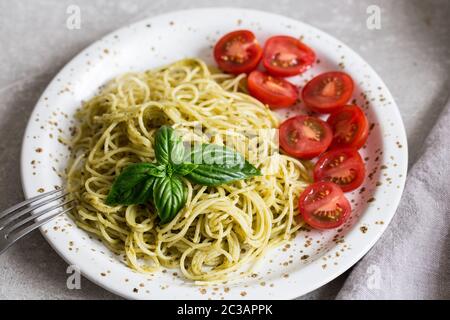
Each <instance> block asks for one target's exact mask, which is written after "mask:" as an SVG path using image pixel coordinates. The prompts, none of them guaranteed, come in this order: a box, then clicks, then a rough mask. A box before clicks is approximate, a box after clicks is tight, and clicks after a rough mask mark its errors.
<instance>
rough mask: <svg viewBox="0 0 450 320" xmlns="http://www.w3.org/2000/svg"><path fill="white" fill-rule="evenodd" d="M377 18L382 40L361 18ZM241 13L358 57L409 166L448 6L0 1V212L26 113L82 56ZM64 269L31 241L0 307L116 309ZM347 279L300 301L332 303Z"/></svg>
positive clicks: (444, 61)
mask: <svg viewBox="0 0 450 320" xmlns="http://www.w3.org/2000/svg"><path fill="white" fill-rule="evenodd" d="M70 4H77V5H79V6H80V8H81V29H80V30H68V29H67V28H66V24H65V22H66V19H67V16H68V15H67V14H66V9H67V7H68V6H69V5H70ZM371 4H375V5H378V6H379V7H380V8H381V9H382V15H381V26H382V28H381V30H369V29H367V27H366V19H367V14H366V9H367V7H368V6H369V5H371ZM208 6H234V7H249V8H256V9H261V10H266V11H270V12H275V13H280V14H284V15H286V16H289V17H292V18H295V19H298V20H302V21H304V22H306V23H310V24H312V25H314V26H316V27H318V28H320V29H322V30H324V31H325V32H328V33H330V34H332V35H334V36H336V37H337V38H339V39H341V40H342V41H344V42H345V43H347V44H348V45H349V46H350V47H352V48H353V49H355V50H356V51H357V52H359V53H360V54H361V55H362V57H363V58H365V59H366V60H367V61H368V63H369V64H370V65H372V66H373V67H374V68H375V70H376V71H377V72H378V73H379V74H380V76H381V77H382V78H383V79H384V81H385V82H386V84H387V86H388V87H389V88H390V90H391V92H392V94H393V95H394V97H395V100H396V102H397V104H398V105H399V107H400V110H401V113H402V117H403V120H404V123H405V126H406V131H407V135H408V141H409V150H410V164H412V163H414V161H415V159H416V157H417V155H418V154H419V152H420V146H421V145H422V142H423V140H424V138H425V137H426V135H427V133H428V131H429V130H430V129H431V127H432V126H433V124H434V122H435V120H436V118H437V117H438V116H439V112H440V110H441V108H442V107H443V105H444V103H445V101H446V99H447V97H448V94H449V89H450V88H449V87H450V86H449V71H450V41H449V38H450V23H449V16H450V1H448V0H433V1H422V0H396V1H388V0H362V1H356V0H354V1H352V0H346V1H343V0H329V1H328V0H322V1H321V0H317V1H307V0H292V1H290V0H277V1H262V0H261V1H256V0H255V1H252V0H228V1H227V0H223V1H206V0H204V1H202V0H198V1H197V0H173V1H172V0H170V1H156V0H153V1H146V0H139V1H123V0H122V1H107V0H83V1H82V0H78V1H74V0H63V1H61V0H35V1H31V0H30V1H24V0H20V1H13V0H11V1H8V0H0V137H1V139H0V163H1V166H0V209H3V208H6V207H8V206H9V205H12V204H14V203H16V202H18V201H20V200H22V198H23V196H22V191H21V186H20V178H19V177H20V173H19V158H20V145H21V140H22V135H23V132H24V129H25V126H26V122H27V119H28V117H29V115H30V113H31V111H32V108H33V106H34V104H35V102H36V100H37V99H38V97H39V95H40V94H41V92H42V91H43V90H44V88H45V86H46V85H47V83H48V82H49V81H50V80H51V79H52V77H53V76H54V75H55V74H56V72H57V71H58V70H59V69H60V68H61V67H62V66H63V65H64V64H65V63H66V62H68V61H69V60H70V59H71V58H72V57H73V56H74V55H75V54H77V53H78V52H79V51H80V50H81V49H83V48H84V47H86V46H87V45H89V44H90V43H91V42H93V41H94V40H96V39H97V38H99V37H100V36H102V35H104V34H105V33H108V32H110V31H112V30H114V29H116V28H118V27H121V26H122V25H124V24H128V23H131V22H134V21H137V20H140V19H142V18H145V17H147V16H154V15H157V14H160V13H163V12H168V11H171V10H178V9H183V8H194V7H208ZM66 267H67V266H66V264H65V262H64V261H63V260H62V259H61V258H60V257H59V256H58V255H57V254H56V253H55V252H54V251H53V250H52V249H51V248H50V246H49V245H48V244H47V243H46V242H45V240H44V239H43V238H42V236H41V235H40V234H39V233H38V232H35V233H34V234H32V235H29V236H28V237H27V238H26V239H24V240H22V241H21V242H20V243H18V244H17V245H15V246H13V247H12V248H11V249H10V250H9V251H7V252H6V253H4V254H3V255H1V256H0V299H117V298H118V297H117V296H114V295H113V294H110V293H108V292H107V291H105V290H103V289H101V288H99V287H98V286H96V285H94V284H92V283H90V282H89V281H88V280H86V279H83V281H82V289H81V290H68V289H67V287H66V276H67V275H66V273H65V272H66ZM344 279H345V275H343V276H341V277H339V278H338V279H336V280H335V281H333V282H331V283H330V284H328V285H326V286H324V287H322V288H320V289H319V290H316V291H315V292H313V293H311V294H309V295H307V296H304V297H301V298H302V299H319V298H325V299H330V298H333V297H334V296H335V294H336V292H337V291H338V290H339V288H340V285H341V283H342V281H343V280H344Z"/></svg>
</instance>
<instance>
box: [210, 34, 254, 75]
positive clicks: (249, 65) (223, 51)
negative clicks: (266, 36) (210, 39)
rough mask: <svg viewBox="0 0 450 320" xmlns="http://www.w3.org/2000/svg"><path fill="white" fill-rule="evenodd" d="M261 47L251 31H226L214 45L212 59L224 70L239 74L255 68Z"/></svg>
mask: <svg viewBox="0 0 450 320" xmlns="http://www.w3.org/2000/svg"><path fill="white" fill-rule="evenodd" d="M261 56H262V49H261V46H260V45H259V44H258V41H257V40H256V37H255V35H254V34H253V32H251V31H248V30H237V31H233V32H230V33H227V34H226V35H224V36H223V37H222V38H220V39H219V41H218V42H217V43H216V45H215V47H214V59H216V62H217V64H218V65H219V68H220V69H222V70H223V71H225V72H229V73H233V74H240V73H247V72H250V71H252V70H253V69H255V68H256V66H257V65H258V63H259V60H261Z"/></svg>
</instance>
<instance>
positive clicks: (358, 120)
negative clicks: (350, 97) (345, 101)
mask: <svg viewBox="0 0 450 320" xmlns="http://www.w3.org/2000/svg"><path fill="white" fill-rule="evenodd" d="M327 123H328V124H329V125H330V126H331V128H332V129H333V133H334V136H333V142H332V143H331V148H333V149H336V148H348V147H350V148H355V149H359V148H361V147H362V146H363V145H364V144H365V143H366V141H367V137H368V136H369V122H368V120H367V117H366V115H365V114H364V112H363V111H362V109H361V108H360V107H358V106H357V105H349V106H345V107H343V108H342V109H340V110H338V111H336V112H334V113H332V114H331V115H330V116H329V117H328V119H327Z"/></svg>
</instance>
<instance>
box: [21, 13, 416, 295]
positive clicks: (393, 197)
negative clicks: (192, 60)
mask: <svg viewBox="0 0 450 320" xmlns="http://www.w3.org/2000/svg"><path fill="white" fill-rule="evenodd" d="M217 14H220V15H221V16H222V17H223V18H222V19H233V21H234V20H236V19H238V20H240V19H241V18H242V19H243V20H244V21H246V20H245V19H247V20H248V19H255V20H259V21H263V20H266V21H273V23H274V24H276V23H281V24H283V25H285V26H286V27H287V26H289V25H290V26H296V28H299V29H302V30H308V33H310V34H314V35H315V36H316V37H318V38H321V39H323V41H325V40H326V41H329V42H332V43H335V44H337V45H338V46H339V47H340V48H342V50H343V51H345V52H346V53H347V54H350V55H351V60H352V61H353V62H355V63H356V64H358V65H359V66H361V67H363V68H364V71H365V72H367V74H368V75H370V77H371V80H370V81H372V82H373V83H374V84H376V86H378V88H380V90H381V92H382V93H383V95H384V98H383V99H384V100H386V101H388V104H389V105H390V106H389V110H381V111H375V113H377V116H378V117H380V118H381V121H380V126H387V125H388V124H387V121H388V118H383V117H386V116H387V115H388V116H389V117H390V119H389V120H390V121H391V122H392V123H391V127H392V128H391V130H394V131H393V132H391V134H390V136H391V135H395V140H396V141H395V143H394V142H393V139H394V138H393V137H392V138H389V139H384V138H383V139H382V148H383V155H380V157H381V158H382V161H381V162H380V163H384V160H386V161H387V162H388V161H389V160H388V159H387V157H388V155H390V156H391V157H393V155H395V159H396V169H395V170H394V172H393V174H396V175H398V179H396V184H397V189H396V190H395V192H392V190H391V189H386V188H387V186H386V187H385V186H384V185H382V186H381V187H379V188H376V189H373V192H372V195H373V196H374V197H376V198H377V199H378V200H377V204H378V206H380V207H381V206H382V205H385V208H386V210H382V212H381V213H380V214H379V216H378V217H379V219H382V221H383V223H382V224H380V225H379V226H377V227H376V229H375V230H374V231H373V230H371V232H369V233H368V234H365V235H364V236H363V237H362V236H361V232H360V231H359V230H360V228H361V227H362V226H365V225H372V224H373V221H372V220H373V219H369V218H368V214H361V216H360V217H359V218H358V221H357V222H356V223H354V224H353V225H352V226H351V227H350V229H349V231H348V232H347V233H346V234H345V241H346V243H348V244H349V245H351V246H352V251H351V254H349V255H346V256H345V257H343V258H342V259H341V260H340V262H339V264H338V265H336V266H335V267H333V268H328V269H326V268H324V267H323V266H324V263H323V261H322V260H323V258H322V259H319V258H317V259H316V260H314V261H311V262H309V263H308V264H307V265H305V266H304V267H302V268H300V269H298V270H294V271H292V272H291V273H289V281H283V279H275V280H273V283H274V284H276V285H275V286H274V288H271V289H268V288H267V287H266V288H262V287H261V286H259V285H258V284H255V283H251V284H249V285H248V286H246V289H245V290H246V294H245V295H243V294H242V290H240V289H239V288H236V289H235V288H233V289H232V290H231V291H230V292H229V293H228V294H227V295H226V296H225V297H224V298H226V299H292V298H296V297H298V296H301V295H303V294H306V293H308V292H310V291H312V290H314V289H316V288H318V287H320V286H322V285H324V284H326V283H327V282H329V281H331V280H333V279H334V278H336V277H337V276H339V275H340V274H342V273H343V272H345V271H346V270H348V269H349V268H350V267H351V266H353V265H354V264H355V263H356V262H357V261H358V260H359V259H361V257H363V256H364V255H365V254H366V253H367V251H369V250H370V248H371V247H372V246H373V245H374V244H375V242H376V241H377V240H378V239H379V238H380V236H381V235H382V233H383V232H384V230H385V229H386V227H387V225H388V224H389V222H390V221H391V219H392V217H393V215H394V214H395V210H396V208H397V206H398V203H399V201H400V198H401V194H402V191H403V188H404V184H405V179H406V172H407V164H408V152H407V142H406V134H405V130H404V126H403V122H402V119H401V116H400V113H399V110H398V108H397V106H396V104H395V102H394V100H393V98H392V95H391V94H390V92H389V90H388V89H387V87H386V85H385V84H384V83H383V81H382V80H381V78H380V77H379V76H378V75H377V74H376V72H375V71H374V70H373V69H372V68H371V67H370V66H369V65H368V64H367V63H366V62H365V61H364V60H363V59H362V58H361V57H360V56H359V55H358V54H357V53H355V52H354V51H353V50H351V49H350V48H348V47H347V46H346V45H345V44H343V43H342V42H340V41H339V40H337V39H335V38H334V37H332V36H330V35H328V34H326V33H324V32H322V31H320V30H318V29H316V28H314V27H311V26H310V25H307V24H304V23H301V22H299V21H297V20H294V19H291V18H288V17H284V16H281V15H277V14H271V13H267V12H262V11H257V10H249V9H235V8H202V9H191V10H183V11H176V12H170V13H166V14H163V15H159V16H156V17H151V18H148V19H145V20H142V21H139V22H137V23H134V24H132V25H129V26H126V27H124V28H121V29H118V30H116V31H114V32H112V33H110V34H109V35H107V36H105V37H103V38H102V39H100V40H99V41H97V42H95V43H93V44H92V45H90V46H89V47H88V48H86V49H85V50H83V51H82V52H81V53H79V54H78V55H77V56H76V57H75V58H73V59H72V60H71V61H70V62H69V63H68V64H67V65H66V66H65V67H64V68H63V69H62V70H61V71H60V72H59V73H58V74H57V75H56V76H55V78H54V79H53V80H52V82H51V83H50V84H49V86H48V87H47V89H46V90H45V91H44V93H43V94H42V96H41V98H40V99H39V101H38V102H37V104H36V107H35V109H34V111H33V113H32V115H31V118H30V120H29V123H28V126H27V129H26V132H25V135H24V139H23V143H22V154H21V179H22V186H23V191H24V194H25V197H27V198H28V197H31V196H34V195H36V193H37V191H36V188H35V187H36V178H35V177H33V176H32V174H31V173H32V170H31V169H30V161H32V159H33V158H34V157H35V155H34V154H33V152H34V147H35V146H36V144H35V141H34V140H33V139H32V136H33V135H34V134H35V133H36V131H37V126H38V124H36V123H35V121H33V119H35V118H36V117H37V115H38V114H39V110H42V108H43V106H44V105H45V104H46V100H47V99H48V96H49V94H50V95H51V94H53V95H54V94H55V93H56V92H57V90H58V89H59V88H60V85H59V81H58V79H61V78H65V77H67V76H68V75H69V74H71V73H72V71H73V69H74V68H76V67H79V66H80V61H81V60H82V59H83V58H84V56H85V55H86V54H87V53H90V52H96V51H95V50H97V49H98V48H99V47H102V46H103V43H104V42H105V41H106V42H108V41H109V42H113V39H114V37H115V36H116V35H118V34H126V33H127V32H130V31H131V30H136V29H139V28H143V27H145V26H148V25H150V24H152V25H163V24H164V25H167V24H168V23H169V22H171V21H178V20H180V19H181V20H183V18H186V17H190V19H195V17H198V18H201V17H211V16H215V15H217ZM206 20H207V19H206ZM244 26H245V23H244ZM249 27H250V26H249ZM236 28H237V27H236ZM313 47H314V46H313ZM168 62H169V61H168ZM350 69H351V66H350ZM349 73H350V74H352V73H351V71H349ZM384 105H386V104H384ZM382 123H384V124H382ZM394 123H395V125H394ZM383 128H384V127H383ZM383 128H382V129H383ZM380 130H381V129H380ZM391 140H392V141H391ZM399 145H401V146H403V148H401V149H399V148H398V146H399ZM41 183H44V184H45V183H46V181H41ZM371 207H373V204H372V203H371V204H368V205H367V208H366V209H365V210H364V211H369V209H370V208H371ZM58 219H59V218H58ZM55 220H57V219H55ZM52 223H53V222H50V223H49V225H51V224H52ZM41 231H42V234H43V235H44V237H45V238H46V239H47V241H48V242H49V243H50V245H51V246H52V247H53V249H54V250H55V251H56V252H57V253H58V254H59V255H60V256H61V257H62V258H63V259H64V260H65V261H66V262H67V263H69V264H71V265H77V266H78V267H79V268H80V270H81V272H82V274H83V275H84V276H85V277H87V278H88V279H89V280H91V281H93V282H94V283H96V284H98V285H100V286H102V287H104V288H105V289H107V290H109V291H111V292H113V293H115V294H117V295H120V296H122V297H125V298H129V299H186V298H190V299H204V298H207V297H208V298H211V296H208V295H204V293H202V294H200V293H199V292H198V290H197V289H196V287H190V286H187V287H182V286H177V285H174V287H175V289H174V290H162V289H160V290H156V293H155V289H157V287H156V286H155V285H154V284H153V285H151V286H150V288H151V290H150V293H146V291H143V290H141V291H139V293H138V292H133V291H131V290H129V285H124V284H123V282H121V281H119V279H121V278H123V276H121V275H119V276H116V275H114V276H111V277H102V276H100V271H101V270H105V268H104V266H100V265H98V261H95V257H94V258H92V259H91V258H90V257H89V254H93V255H95V253H92V252H91V253H89V252H87V251H85V252H83V256H82V257H80V255H78V256H77V255H75V254H74V253H73V252H72V251H69V250H68V248H67V243H62V241H56V240H55V238H54V237H53V236H54V232H53V231H52V229H51V228H50V227H48V228H46V227H43V228H41ZM58 237H63V236H60V235H58ZM66 238H67V240H69V239H70V237H69V236H67V237H65V238H64V239H66ZM361 240H363V241H361ZM328 252H329V251H326V252H325V253H324V256H325V255H326V254H327V253H328ZM325 258H326V257H325ZM133 274H134V275H136V277H139V274H137V273H135V272H133V271H131V270H130V275H131V276H133V277H134V275H133ZM154 281H155V280H154ZM157 282H158V281H156V283H157ZM154 283H155V282H154ZM135 286H136V287H137V283H136V284H135ZM186 288H187V289H186ZM192 288H194V289H192ZM247 293H248V294H247ZM222 297H223V296H222ZM212 298H219V297H218V296H216V297H214V296H213V297H212Z"/></svg>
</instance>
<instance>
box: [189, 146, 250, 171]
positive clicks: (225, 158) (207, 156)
mask: <svg viewBox="0 0 450 320" xmlns="http://www.w3.org/2000/svg"><path fill="white" fill-rule="evenodd" d="M185 160H186V161H187V162H191V163H195V164H207V165H218V166H221V167H225V168H231V167H237V166H240V167H241V168H243V167H244V165H245V159H244V157H243V156H242V155H241V154H240V153H238V152H235V151H233V150H231V149H228V148H227V147H225V146H219V145H217V144H202V145H201V146H195V147H194V149H193V150H192V152H190V153H189V154H188V155H187V158H185Z"/></svg>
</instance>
